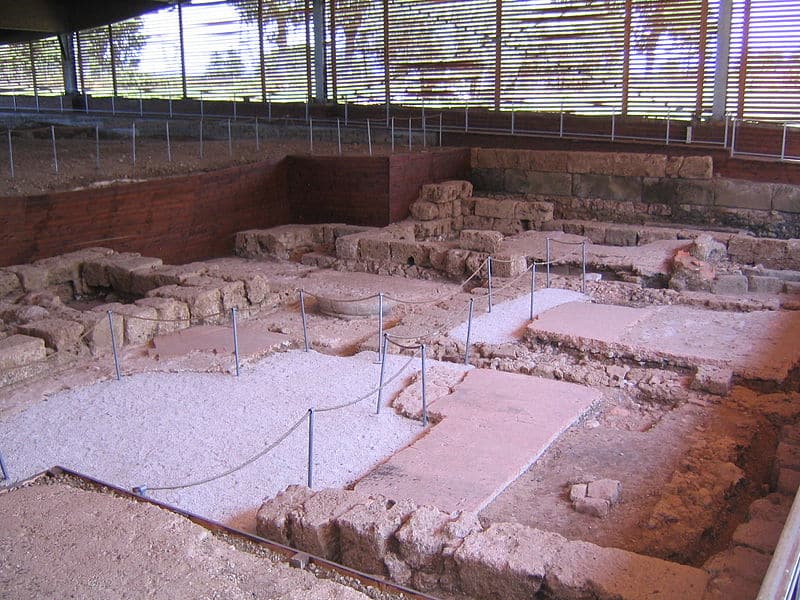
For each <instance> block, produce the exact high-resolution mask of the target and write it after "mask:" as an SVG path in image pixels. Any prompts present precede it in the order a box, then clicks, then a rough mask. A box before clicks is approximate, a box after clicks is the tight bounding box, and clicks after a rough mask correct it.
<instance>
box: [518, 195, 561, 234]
mask: <svg viewBox="0 0 800 600" xmlns="http://www.w3.org/2000/svg"><path fill="white" fill-rule="evenodd" d="M514 218H516V219H519V220H520V221H528V222H529V223H530V228H531V229H541V228H542V227H543V225H544V224H545V223H547V222H548V221H552V220H553V203H552V202H536V201H525V202H518V203H517V206H516V212H515V213H514Z"/></svg>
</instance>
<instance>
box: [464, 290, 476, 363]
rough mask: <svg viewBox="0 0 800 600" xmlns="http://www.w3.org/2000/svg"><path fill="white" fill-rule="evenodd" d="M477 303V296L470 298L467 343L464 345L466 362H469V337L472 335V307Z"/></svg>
mask: <svg viewBox="0 0 800 600" xmlns="http://www.w3.org/2000/svg"><path fill="white" fill-rule="evenodd" d="M474 305H475V298H470V299H469V317H468V318H467V343H466V345H465V347H464V364H465V365H468V364H469V338H470V337H471V336H472V309H473V307H474Z"/></svg>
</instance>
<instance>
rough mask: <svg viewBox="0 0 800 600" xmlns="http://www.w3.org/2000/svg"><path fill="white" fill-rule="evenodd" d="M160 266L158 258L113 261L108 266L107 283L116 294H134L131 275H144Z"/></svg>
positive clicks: (132, 258)
mask: <svg viewBox="0 0 800 600" xmlns="http://www.w3.org/2000/svg"><path fill="white" fill-rule="evenodd" d="M108 260H110V259H108ZM162 264H163V263H162V261H161V259H160V258H148V257H145V256H134V257H129V258H127V257H126V258H124V259H119V260H114V262H110V263H109V264H108V281H109V283H110V284H111V287H112V288H113V289H114V290H115V291H117V292H120V293H123V294H136V292H135V291H134V287H133V275H134V274H135V273H138V274H140V275H146V274H147V273H149V272H152V271H153V270H154V269H156V268H157V267H160V266H161V265H162Z"/></svg>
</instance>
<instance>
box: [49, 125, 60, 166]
mask: <svg viewBox="0 0 800 600" xmlns="http://www.w3.org/2000/svg"><path fill="white" fill-rule="evenodd" d="M50 137H51V138H52V139H53V169H54V170H55V172H56V173H58V150H56V128H55V125H50Z"/></svg>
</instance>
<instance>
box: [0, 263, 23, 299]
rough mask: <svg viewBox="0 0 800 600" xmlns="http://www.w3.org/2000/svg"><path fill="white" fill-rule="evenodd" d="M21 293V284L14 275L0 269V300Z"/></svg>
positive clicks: (7, 270)
mask: <svg viewBox="0 0 800 600" xmlns="http://www.w3.org/2000/svg"><path fill="white" fill-rule="evenodd" d="M21 292H22V284H21V283H20V280H19V277H18V276H17V274H16V273H14V272H13V271H11V270H9V269H0V298H3V297H5V296H8V295H10V294H17V293H21Z"/></svg>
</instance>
